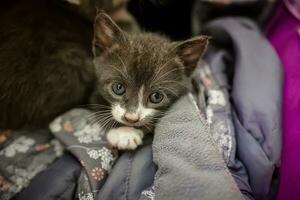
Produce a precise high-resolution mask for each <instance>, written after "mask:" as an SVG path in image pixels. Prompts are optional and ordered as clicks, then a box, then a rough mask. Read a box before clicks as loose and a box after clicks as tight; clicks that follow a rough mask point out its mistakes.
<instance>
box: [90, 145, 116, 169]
mask: <svg viewBox="0 0 300 200" xmlns="http://www.w3.org/2000/svg"><path fill="white" fill-rule="evenodd" d="M87 154H88V155H89V157H90V158H92V159H95V160H97V159H98V158H101V166H102V168H103V169H105V170H107V171H109V170H110V169H111V167H112V163H113V161H114V159H115V158H114V156H113V154H112V153H111V151H110V150H109V149H107V148H106V147H102V148H101V149H99V150H96V149H89V150H87Z"/></svg>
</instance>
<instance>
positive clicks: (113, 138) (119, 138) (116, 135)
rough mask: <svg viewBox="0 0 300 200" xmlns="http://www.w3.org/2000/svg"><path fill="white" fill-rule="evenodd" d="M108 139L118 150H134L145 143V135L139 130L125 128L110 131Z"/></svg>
mask: <svg viewBox="0 0 300 200" xmlns="http://www.w3.org/2000/svg"><path fill="white" fill-rule="evenodd" d="M106 137H107V140H108V142H109V143H110V144H111V145H112V146H114V147H117V148H118V149H131V150H134V149H136V148H137V147H138V146H139V145H141V144H142V143H143V140H142V139H143V137H144V133H143V131H141V130H139V129H136V128H132V127H126V126H123V127H119V128H113V129H111V130H109V131H108V133H107V135H106Z"/></svg>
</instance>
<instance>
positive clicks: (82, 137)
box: [74, 124, 102, 144]
mask: <svg viewBox="0 0 300 200" xmlns="http://www.w3.org/2000/svg"><path fill="white" fill-rule="evenodd" d="M101 131H102V129H101V128H100V126H98V125H94V124H88V125H86V126H85V127H84V128H83V129H81V130H79V131H76V132H74V136H75V137H77V139H78V141H79V143H84V144H88V143H91V142H94V141H100V140H101Z"/></svg>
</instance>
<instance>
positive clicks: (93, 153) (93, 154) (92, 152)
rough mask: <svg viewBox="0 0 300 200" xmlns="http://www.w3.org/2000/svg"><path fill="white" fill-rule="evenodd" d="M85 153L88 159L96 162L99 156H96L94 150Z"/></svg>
mask: <svg viewBox="0 0 300 200" xmlns="http://www.w3.org/2000/svg"><path fill="white" fill-rule="evenodd" d="M87 153H88V155H89V157H90V158H92V159H94V160H97V159H98V158H99V157H100V155H99V154H98V151H97V150H95V149H91V150H88V151H87Z"/></svg>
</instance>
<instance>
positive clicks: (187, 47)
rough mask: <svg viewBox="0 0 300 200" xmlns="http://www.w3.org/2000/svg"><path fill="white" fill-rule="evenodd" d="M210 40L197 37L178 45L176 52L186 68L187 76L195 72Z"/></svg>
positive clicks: (204, 37)
mask: <svg viewBox="0 0 300 200" xmlns="http://www.w3.org/2000/svg"><path fill="white" fill-rule="evenodd" d="M209 39H210V37H209V36H197V37H194V38H191V39H188V40H185V41H183V42H179V44H178V43H177V45H176V47H175V51H176V54H177V55H178V56H179V58H180V59H181V61H182V62H183V64H184V66H185V73H186V75H187V76H190V75H191V74H192V72H193V71H194V69H195V67H196V65H197V62H198V60H199V59H200V58H201V56H202V55H203V53H204V52H205V50H206V48H207V45H208V40H209Z"/></svg>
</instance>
